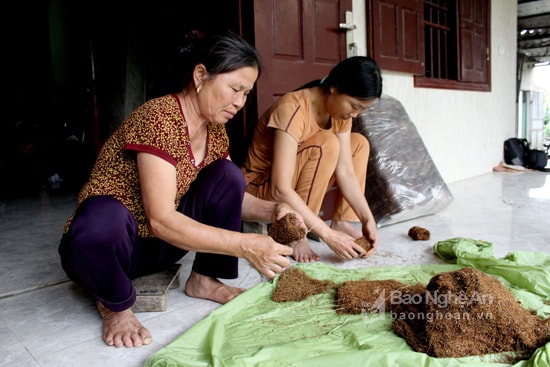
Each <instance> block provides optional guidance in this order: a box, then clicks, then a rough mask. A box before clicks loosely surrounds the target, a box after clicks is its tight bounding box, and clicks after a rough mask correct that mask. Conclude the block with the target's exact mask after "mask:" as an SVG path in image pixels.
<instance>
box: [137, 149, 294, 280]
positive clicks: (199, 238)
mask: <svg viewBox="0 0 550 367" xmlns="http://www.w3.org/2000/svg"><path fill="white" fill-rule="evenodd" d="M137 165H138V171H139V181H140V186H141V194H142V199H143V206H144V209H145V216H146V217H147V222H148V225H149V228H150V230H151V233H152V234H153V236H155V237H157V238H160V239H162V240H164V241H166V242H168V243H170V244H172V245H174V246H176V247H179V248H182V249H186V250H191V251H197V252H207V253H217V254H224V255H231V256H236V257H243V258H245V259H247V260H248V261H249V262H250V263H251V264H252V266H254V267H255V268H256V269H257V270H258V271H260V272H261V273H263V274H264V275H266V276H268V277H273V276H274V275H275V274H276V273H278V272H280V271H282V270H283V269H284V268H285V267H286V266H288V265H289V260H288V258H287V257H286V256H288V255H291V254H292V249H290V248H289V247H288V246H284V245H280V244H277V243H276V242H275V241H273V239H271V238H270V237H268V236H263V235H259V234H252V233H240V232H235V231H229V230H225V229H221V228H216V227H212V226H208V225H205V224H202V223H200V222H198V221H196V220H194V219H192V218H190V217H188V216H185V215H183V214H182V213H180V212H178V211H177V210H176V209H175V207H174V198H175V197H176V169H175V167H174V166H173V165H171V164H170V163H168V162H167V161H165V160H164V159H162V158H159V157H157V156H155V155H152V154H148V153H142V152H140V153H137Z"/></svg>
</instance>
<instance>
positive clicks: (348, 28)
mask: <svg viewBox="0 0 550 367" xmlns="http://www.w3.org/2000/svg"><path fill="white" fill-rule="evenodd" d="M338 28H339V29H342V30H346V31H354V30H355V29H357V26H356V25H355V24H350V23H340V24H338Z"/></svg>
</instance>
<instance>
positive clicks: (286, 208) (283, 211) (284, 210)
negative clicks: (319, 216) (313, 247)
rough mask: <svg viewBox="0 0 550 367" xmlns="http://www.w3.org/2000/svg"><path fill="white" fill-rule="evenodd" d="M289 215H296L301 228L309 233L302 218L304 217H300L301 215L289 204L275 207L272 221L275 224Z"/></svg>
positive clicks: (278, 204) (280, 204) (279, 204)
mask: <svg viewBox="0 0 550 367" xmlns="http://www.w3.org/2000/svg"><path fill="white" fill-rule="evenodd" d="M288 213H294V215H295V216H296V219H298V223H300V227H302V228H303V229H304V230H305V231H306V233H307V226H306V224H305V222H304V218H303V217H302V215H300V213H298V212H296V211H294V210H293V209H292V208H291V207H290V205H288V204H285V203H277V205H276V206H275V211H274V212H273V218H272V221H273V222H275V221H277V220H279V219H281V218H282V217H284V216H285V215H287V214H288Z"/></svg>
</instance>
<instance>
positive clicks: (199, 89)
mask: <svg viewBox="0 0 550 367" xmlns="http://www.w3.org/2000/svg"><path fill="white" fill-rule="evenodd" d="M200 92H201V86H200V85H199V86H198V87H197V94H199V93H200Z"/></svg>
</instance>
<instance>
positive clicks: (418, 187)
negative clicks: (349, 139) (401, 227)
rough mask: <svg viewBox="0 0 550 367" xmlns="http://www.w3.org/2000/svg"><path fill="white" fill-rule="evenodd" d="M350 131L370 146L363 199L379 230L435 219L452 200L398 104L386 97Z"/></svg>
mask: <svg viewBox="0 0 550 367" xmlns="http://www.w3.org/2000/svg"><path fill="white" fill-rule="evenodd" d="M352 131H354V132H359V133H361V134H363V135H364V136H365V137H366V138H367V139H368V140H369V142H370V146H371V152H370V157H369V162H368V170H367V182H366V189H365V196H366V197H367V200H368V202H369V206H370V209H371V211H372V213H373V215H374V218H375V219H376V222H377V224H378V226H379V227H383V226H385V225H390V224H394V223H397V222H402V221H406V220H409V219H413V218H417V217H421V216H425V215H429V214H434V213H436V212H438V211H440V210H441V209H443V208H445V207H446V206H447V205H448V204H449V203H450V202H451V201H452V200H453V196H452V193H451V191H450V190H449V188H448V187H447V185H446V183H445V181H444V180H443V178H442V177H441V175H440V173H439V171H438V169H437V167H436V166H435V164H434V162H433V161H432V159H431V157H430V154H429V153H428V150H427V149H426V146H425V145H424V142H423V141H422V138H421V137H420V135H419V133H418V131H417V129H416V126H415V125H414V124H413V122H412V121H411V120H410V118H409V115H408V114H407V112H406V111H405V109H404V107H403V105H402V104H401V102H399V100H397V99H395V98H393V97H390V96H388V95H383V96H382V97H381V98H380V100H379V101H378V102H377V103H375V104H374V105H373V106H372V107H371V108H369V109H367V110H365V111H363V112H362V113H361V114H359V116H357V118H356V119H355V120H354V122H353V128H352Z"/></svg>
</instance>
